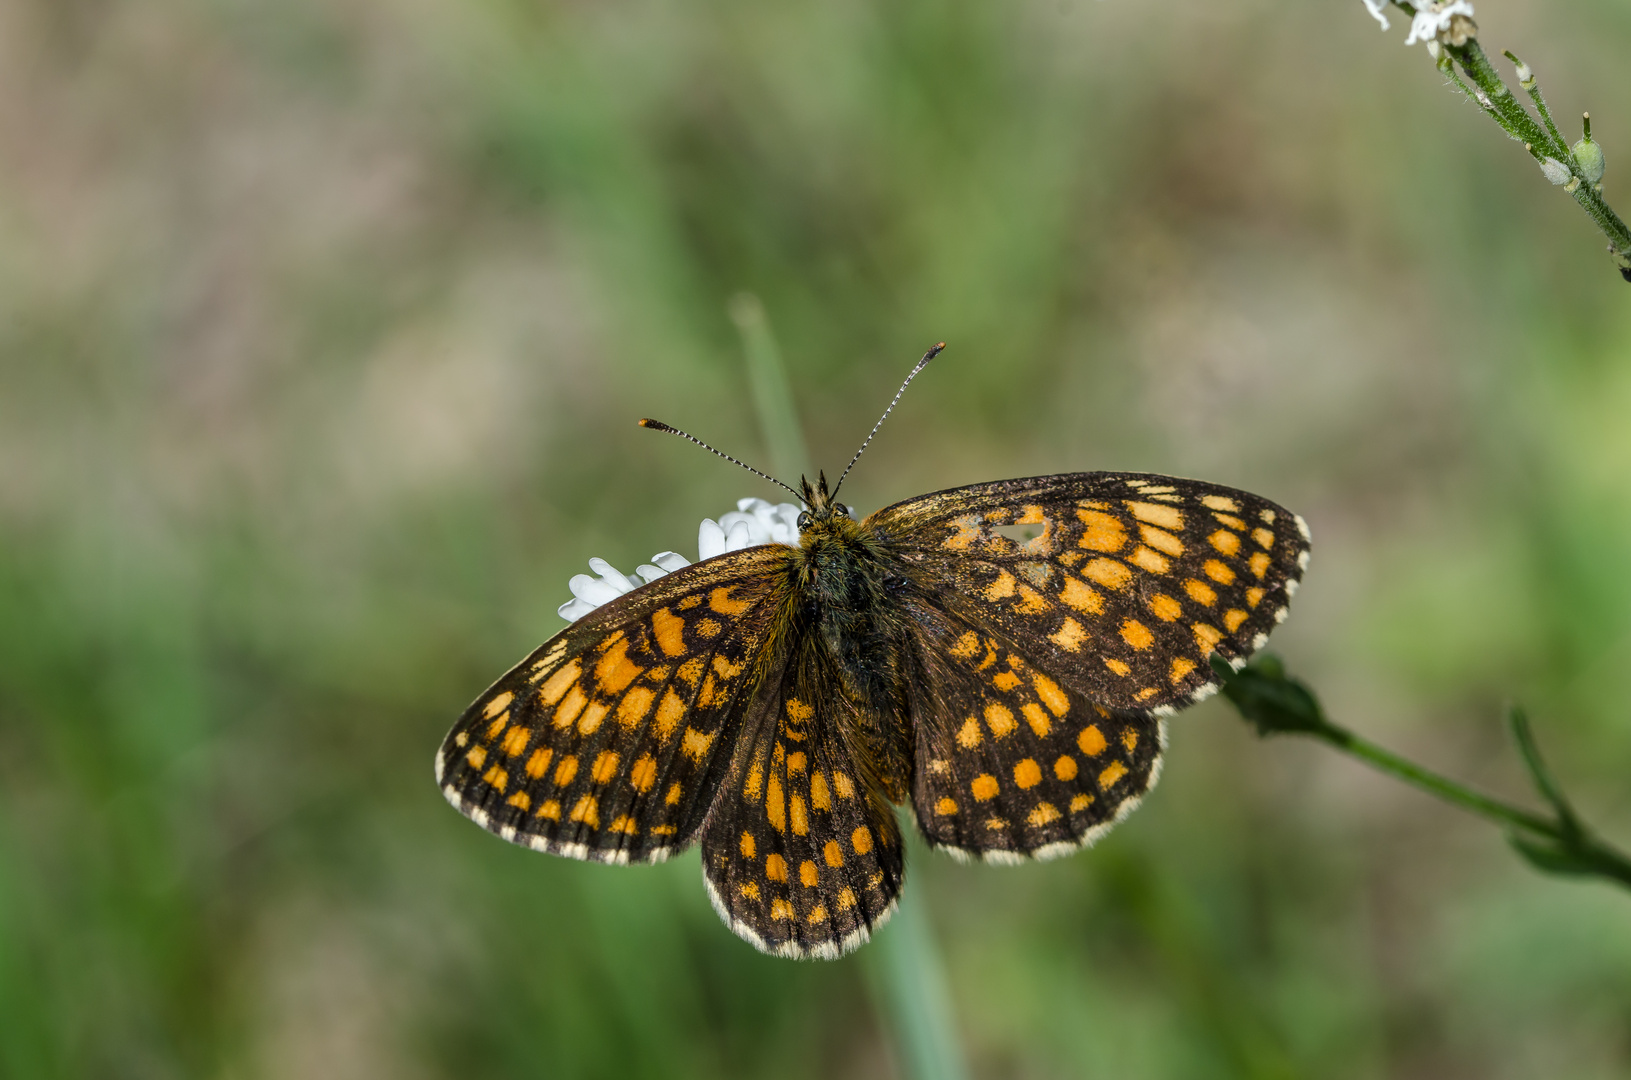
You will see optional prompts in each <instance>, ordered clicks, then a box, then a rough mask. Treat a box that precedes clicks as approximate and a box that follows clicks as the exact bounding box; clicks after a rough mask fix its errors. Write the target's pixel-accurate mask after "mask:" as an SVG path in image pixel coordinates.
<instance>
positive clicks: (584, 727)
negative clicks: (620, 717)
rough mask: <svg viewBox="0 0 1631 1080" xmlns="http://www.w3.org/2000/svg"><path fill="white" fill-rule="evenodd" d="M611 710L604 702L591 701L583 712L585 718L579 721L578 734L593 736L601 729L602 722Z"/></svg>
mask: <svg viewBox="0 0 1631 1080" xmlns="http://www.w3.org/2000/svg"><path fill="white" fill-rule="evenodd" d="M610 711H611V709H610V708H609V707H608V706H607V705H605V704H604V703H602V702H599V701H591V702H590V703H589V705H588V707H587V708H585V709H584V710H583V716H581V717H579V719H578V734H580V735H592V734H594V733H595V731H596V730H598V729H599V727H600V722H601V721H602V720H604V719H606V714H607V713H608V712H610Z"/></svg>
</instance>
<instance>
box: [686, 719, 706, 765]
mask: <svg viewBox="0 0 1631 1080" xmlns="http://www.w3.org/2000/svg"><path fill="white" fill-rule="evenodd" d="M713 742H714V737H713V735H711V734H709V735H704V734H703V733H702V732H700V731H698V730H697V729H696V728H691V727H688V728H686V729H685V738H684V739H683V740H682V741H681V742H680V751H681V752H682V753H684V754H685V756H686V757H688V758H690V759H691V760H692V761H695V762H696V763H698V764H699V765H700V764H701V763H702V758H703V756H704V755H706V754H707V753H708V747H710V746H712V745H713Z"/></svg>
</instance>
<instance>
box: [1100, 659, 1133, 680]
mask: <svg viewBox="0 0 1631 1080" xmlns="http://www.w3.org/2000/svg"><path fill="white" fill-rule="evenodd" d="M1104 666H1105V667H1107V668H1109V669H1110V670H1111V671H1113V672H1115V673H1116V674H1117V675H1122V676H1125V675H1126V674H1127V673H1128V672H1129V671H1132V670H1133V669H1132V668H1130V667H1128V666H1127V665H1126V664H1125V663H1124V662H1122V661H1120V660H1117V659H1116V658H1115V657H1113V656H1106V657H1105V658H1104Z"/></svg>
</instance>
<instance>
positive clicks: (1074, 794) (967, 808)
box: [907, 601, 1165, 862]
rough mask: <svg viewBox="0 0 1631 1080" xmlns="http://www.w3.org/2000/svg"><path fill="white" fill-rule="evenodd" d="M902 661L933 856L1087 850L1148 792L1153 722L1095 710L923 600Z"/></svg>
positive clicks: (1157, 728) (1156, 745) (919, 799)
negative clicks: (915, 689) (909, 685)
mask: <svg viewBox="0 0 1631 1080" xmlns="http://www.w3.org/2000/svg"><path fill="white" fill-rule="evenodd" d="M907 611H908V613H909V615H910V617H912V618H913V620H914V621H915V622H916V624H917V626H918V627H919V628H920V630H921V634H919V635H917V636H915V637H914V639H913V646H912V648H911V650H910V653H909V656H908V659H907V663H908V665H909V666H910V668H911V670H912V679H913V682H914V684H915V685H917V686H919V687H921V688H922V692H920V693H918V694H916V695H914V696H913V697H912V699H911V708H912V713H913V730H914V737H915V746H914V762H913V777H912V792H911V798H912V808H913V810H914V812H915V813H916V815H917V823H918V828H919V829H920V830H921V831H922V833H923V835H924V837H925V838H926V839H927V840H928V841H929V843H930V844H931V845H933V846H935V847H939V848H943V849H946V850H949V851H950V852H951V853H952V854H954V855H958V856H968V855H971V854H978V855H981V856H983V857H984V858H985V859H986V860H988V861H992V862H1003V861H1012V860H1016V859H1018V858H1019V857H1020V856H1032V857H1035V858H1050V857H1053V856H1056V855H1061V854H1065V853H1066V852H1069V851H1073V850H1075V849H1076V848H1078V847H1081V846H1083V845H1085V844H1089V843H1092V842H1093V841H1094V840H1095V839H1096V838H1097V837H1098V836H1100V835H1102V834H1103V833H1104V832H1106V831H1108V830H1109V829H1110V828H1111V827H1112V826H1114V825H1115V823H1116V822H1118V821H1120V820H1121V819H1122V818H1124V817H1126V816H1127V815H1128V814H1129V813H1131V812H1132V810H1133V808H1134V807H1136V806H1137V805H1138V803H1139V800H1140V799H1141V798H1143V796H1144V794H1145V792H1147V791H1148V790H1149V789H1150V788H1151V787H1153V786H1154V785H1155V781H1156V778H1157V777H1158V776H1159V775H1160V771H1161V751H1162V749H1163V746H1164V743H1165V731H1164V730H1163V728H1164V724H1163V721H1162V720H1161V719H1160V718H1158V717H1156V716H1154V715H1152V714H1151V713H1150V712H1149V711H1148V710H1136V711H1135V710H1123V709H1109V708H1106V707H1104V706H1102V705H1096V704H1094V703H1093V702H1092V701H1090V700H1089V699H1088V698H1087V697H1086V696H1085V695H1083V694H1082V693H1081V692H1080V691H1078V690H1076V689H1074V688H1072V687H1071V686H1070V685H1069V684H1068V683H1066V682H1065V681H1063V680H1062V679H1060V678H1059V677H1058V676H1057V675H1055V674H1051V673H1049V672H1047V671H1044V670H1042V669H1040V668H1038V667H1037V666H1036V665H1034V664H1032V663H1031V662H1030V661H1029V660H1028V659H1027V658H1026V657H1025V656H1023V655H1021V654H1020V653H1019V652H1017V651H1015V650H1014V649H1012V648H1009V647H1008V646H1007V645H1005V644H1004V643H1003V642H1002V641H1000V640H999V639H998V638H997V637H996V636H995V635H994V634H992V633H990V632H982V631H981V630H979V629H977V628H975V627H974V626H971V625H970V624H969V623H967V622H965V621H963V620H962V619H960V618H958V617H956V616H955V615H952V614H951V613H949V612H946V611H944V610H942V609H939V608H936V607H935V606H933V605H932V604H926V603H923V602H921V601H908V603H907Z"/></svg>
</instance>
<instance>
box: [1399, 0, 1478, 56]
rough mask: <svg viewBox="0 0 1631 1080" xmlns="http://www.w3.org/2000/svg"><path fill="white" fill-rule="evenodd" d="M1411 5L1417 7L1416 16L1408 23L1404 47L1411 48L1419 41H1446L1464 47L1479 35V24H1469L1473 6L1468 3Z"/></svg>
mask: <svg viewBox="0 0 1631 1080" xmlns="http://www.w3.org/2000/svg"><path fill="white" fill-rule="evenodd" d="M1412 2H1413V3H1415V5H1416V17H1415V18H1414V19H1412V20H1411V22H1410V36H1409V37H1407V38H1405V39H1404V43H1405V44H1406V45H1414V44H1416V42H1418V41H1447V42H1449V43H1450V44H1451V45H1465V44H1466V43H1467V40H1468V39H1469V38H1471V37H1472V36H1473V35H1474V34H1476V33H1477V32H1478V24H1477V23H1474V22H1473V21H1472V15H1473V11H1472V5H1471V4H1469V3H1468V2H1467V0H1451V2H1450V3H1443V2H1440V3H1436V4H1435V3H1424V2H1423V0H1412ZM1457 16H1460V18H1459V19H1458V18H1457Z"/></svg>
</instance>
